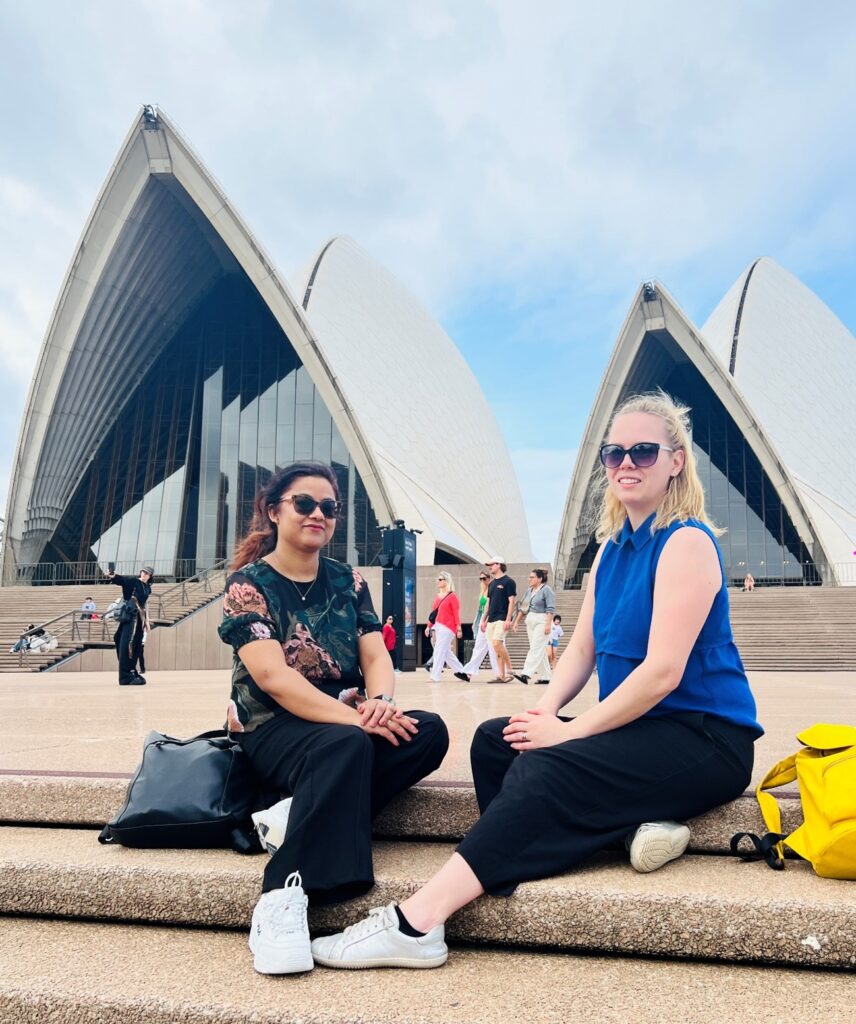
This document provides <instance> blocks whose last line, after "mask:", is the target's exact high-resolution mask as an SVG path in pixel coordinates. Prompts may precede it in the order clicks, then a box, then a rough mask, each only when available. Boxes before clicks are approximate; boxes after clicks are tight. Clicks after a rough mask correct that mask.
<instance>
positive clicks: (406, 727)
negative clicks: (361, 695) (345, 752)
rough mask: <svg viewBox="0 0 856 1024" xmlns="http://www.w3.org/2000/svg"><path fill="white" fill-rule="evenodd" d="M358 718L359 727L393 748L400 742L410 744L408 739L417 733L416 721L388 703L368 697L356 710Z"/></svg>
mask: <svg viewBox="0 0 856 1024" xmlns="http://www.w3.org/2000/svg"><path fill="white" fill-rule="evenodd" d="M357 713H358V714H359V716H360V719H361V720H360V722H359V727H360V728H361V729H362V730H363V731H364V732H367V733H369V734H370V735H372V736H382V737H383V738H384V739H385V740H388V741H389V742H390V743H391V744H392V745H393V746H394V747H398V746H400V745H401V744H400V741H401V740H404V742H405V743H409V742H410V737H411V736H415V735H416V733H417V732H418V731H419V729H418V728H417V719H415V718H411V717H410V716H409V715H405V713H404V712H403V711H402V710H401V708H397V707H396V706H395V705H394V704H390V703H389V701H385V700H378V699H377V698H376V697H369V698H368V699H367V700H364V701H363V702H362V704H360V705H359V707H358V708H357Z"/></svg>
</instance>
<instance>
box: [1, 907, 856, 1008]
mask: <svg viewBox="0 0 856 1024" xmlns="http://www.w3.org/2000/svg"><path fill="white" fill-rule="evenodd" d="M852 986H853V980H852V978H850V977H848V976H847V975H844V974H840V973H833V972H828V971H827V972H823V971H811V970H799V971H796V970H788V969H783V968H771V967H764V968H761V967H748V966H735V965H726V964H699V963H676V962H667V961H657V960H650V959H648V960H641V959H627V958H622V959H617V960H610V959H606V958H603V957H593V956H583V957H576V956H569V955H566V954H548V953H530V952H510V951H508V950H501V951H499V950H473V949H455V948H453V949H452V950H451V955H450V957H449V962H448V963H447V964H446V966H445V967H442V968H440V969H439V970H434V971H407V972H399V973H389V972H384V973H383V974H379V973H378V972H377V971H332V970H327V969H325V968H323V967H317V968H316V969H315V970H314V971H312V972H311V973H309V974H304V975H293V976H290V977H284V978H271V977H263V976H262V975H259V974H256V973H255V972H254V971H253V969H252V960H251V957H250V955H249V952H248V950H247V946H246V938H245V936H244V935H243V934H241V933H238V932H228V931H218V932H214V931H199V930H194V931H191V930H188V929H181V928H163V927H153V928H139V927H132V926H128V925H120V924H95V923H79V922H70V921H45V920H27V919H18V920H14V919H6V920H4V921H3V922H2V926H0V1018H2V1020H3V1021H4V1022H5V1024H45V1022H57V1024H60V1022H62V1024H71V1022H73V1024H105V1022H115V1021H122V1022H123V1024H309V1022H312V1024H353V1022H355V1021H363V1022H368V1021H371V1022H380V1024H386V1022H392V1021H395V1022H398V1024H449V1022H450V1021H458V1022H460V1024H476V1022H481V1024H506V1022H507V1021H508V1020H509V1019H511V1018H512V1015H513V1018H514V1019H516V1020H521V1021H531V1022H539V1024H540V1022H544V1024H547V1022H550V1024H553V1022H560V1021H561V1022H564V1021H574V1022H595V1021H596V1022H598V1024H627V1022H628V1021H634V1022H635V1024H662V1022H663V1021H676V1022H680V1024H710V1022H711V1021H744V1020H747V1021H748V1020H751V1021H752V1022H753V1024H773V1022H781V1021H787V1020H792V1019H793V1018H794V1007H811V1019H812V1021H814V1022H816V1024H844V1022H849V1021H851V1020H852V1008H853V995H852Z"/></svg>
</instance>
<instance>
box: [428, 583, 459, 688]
mask: <svg viewBox="0 0 856 1024" xmlns="http://www.w3.org/2000/svg"><path fill="white" fill-rule="evenodd" d="M435 608H436V609H437V619H436V621H435V623H434V626H433V629H434V661H433V662H432V664H431V682H432V683H439V682H440V676H441V675H442V674H443V669H444V668H445V667H446V665H448V666H449V668H451V670H452V671H453V672H463V671H464V666H463V665H462V664H461V663H460V662H459V661H458V656H457V655H456V654H455V652H454V650H453V649H452V647H453V645H454V643H455V639H456V638H457V639H460V637H461V602H460V601H459V600H458V595H457V594H456V593H455V585H454V584H453V583H452V577H451V576H450V575H449V574H448V573H447V572H441V573H438V574H437V596H436V597H435V598H434V604H433V605H432V606H431V611H432V612H433V611H434V609H435ZM431 629H432V627H431V624H430V623H429V624H428V626H426V628H425V636H428V635H429V633H430V632H431Z"/></svg>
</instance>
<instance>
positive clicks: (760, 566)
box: [568, 333, 820, 585]
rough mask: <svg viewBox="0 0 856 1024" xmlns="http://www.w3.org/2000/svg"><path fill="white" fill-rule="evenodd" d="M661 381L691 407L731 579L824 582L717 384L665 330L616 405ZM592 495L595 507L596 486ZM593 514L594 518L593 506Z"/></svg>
mask: <svg viewBox="0 0 856 1024" xmlns="http://www.w3.org/2000/svg"><path fill="white" fill-rule="evenodd" d="M657 387H661V388H663V390H664V391H666V392H667V393H668V394H671V395H673V396H674V397H675V398H677V399H678V400H680V401H681V402H683V403H684V404H686V405H688V406H689V407H690V409H691V413H690V418H691V420H692V444H693V452H694V454H695V456H696V460H697V463H698V470H699V475H700V477H701V481H702V485H703V487H704V491H705V499H706V506H707V511H708V515H709V516H710V518H711V519H712V520H713V521H714V522H715V523H716V524H717V526H720V527H723V528H724V529H725V533H724V534H723V535H722V536H721V537H720V538H719V545H720V548H721V550H722V556H723V560H724V563H725V573H726V576H727V577H728V580H729V583H732V584H736V583H739V582H742V580H743V578H744V576H745V575H746V573H747V572H751V574H752V575H753V576H754V577H755V579H756V581H757V582H759V583H764V582H768V583H792V584H802V583H810V584H815V583H819V582H820V575H819V573H818V570H817V567H816V566H815V565H814V563H813V561H812V558H811V555H810V553H809V551H808V548H807V547H806V546H805V544H804V543H803V542H802V540H801V539H800V536H799V534H798V532H797V530H796V528H795V526H794V524H793V522H792V521H791V518H790V516H789V515H788V513H787V511H786V510H785V508H784V507H783V506H782V503H781V500H780V499H779V496H778V494H777V493H776V489H775V487H773V485H772V484H771V483H770V480H769V478H768V477H767V475H766V474H765V473H764V470H763V469H762V467H761V464H760V462H759V461H758V458H757V456H756V455H755V454H754V452H753V451H752V450H751V448H750V446H749V444H748V443H747V442H746V439H745V438H744V437H743V434H742V432H741V431H740V430H739V428H738V427H737V425H736V424H735V423H734V421H733V420H732V419H731V417H730V416H729V414H728V413H727V412H726V410H725V407H724V406H723V405H722V403H721V402H720V401H719V399H718V398H717V397H716V395H715V394H714V392H713V389H712V388H711V387H710V385H709V384H708V383H707V382H706V381H705V380H704V378H703V377H702V376H701V374H699V372H698V371H697V370H696V369H695V367H694V366H693V365H692V364H691V363H690V362H689V361H688V360H687V359H686V357H685V356H684V355H683V353H682V352H681V350H680V348H679V347H678V345H677V344H676V343H675V342H674V341H673V340H672V338H671V337H670V336H669V335H668V334H665V333H657V334H654V333H649V334H647V335H646V337H645V339H644V341H643V343H642V345H641V347H640V351H639V355H638V356H637V358H636V362H635V363H634V366H633V368H632V370H631V372H630V373H629V374H628V377H627V381H626V383H625V386H624V389H623V390H622V393H621V395H620V397H619V401H618V403H616V404H620V402H621V401H623V400H624V398H626V397H627V396H629V395H631V394H635V393H638V392H641V391H650V390H652V389H654V388H657ZM586 500H587V503H588V502H591V503H592V506H593V504H594V497H593V493H592V491H591V489H590V492H589V496H588V497H587V499H586ZM586 514H587V515H588V516H589V517H590V518H589V520H588V521H591V520H592V519H593V518H594V517H595V510H594V508H593V507H590V508H588V509H587V510H586ZM596 551H597V545H596V543H595V542H594V539H593V538H591V539H590V540H589V542H588V544H587V545H586V547H585V550H584V551H583V552H582V554H581V556H580V559H579V561H578V563H577V566H575V567H573V566H572V572H571V573H570V574H569V579H568V582H569V583H570V584H571V585H575V584H578V583H579V581H580V579H581V574H582V573H583V572H584V571H587V570H588V569H589V568H590V567H591V564H592V561H593V559H594V555H595V553H596ZM573 569H576V572H574V571H573Z"/></svg>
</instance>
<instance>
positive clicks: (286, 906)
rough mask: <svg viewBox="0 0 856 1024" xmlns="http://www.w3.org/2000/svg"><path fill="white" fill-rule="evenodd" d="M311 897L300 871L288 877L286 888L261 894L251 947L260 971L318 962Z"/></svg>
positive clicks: (287, 970)
mask: <svg viewBox="0 0 856 1024" xmlns="http://www.w3.org/2000/svg"><path fill="white" fill-rule="evenodd" d="M308 902H309V900H308V899H307V898H306V894H305V893H304V892H303V884H302V879H301V877H300V872H299V871H292V873H291V874H290V875H289V876H288V878H286V880H285V888H283V889H272V890H271V891H270V892H266V893H264V894H263V895H262V897H261V899H260V900H259V902H258V903H257V904H256V909H255V910H254V911H253V923H252V925H251V926H250V950H251V951H252V953H253V957H254V960H253V966H254V967H255V969H256V970H257V971H258V972H259V974H298V973H299V972H300V971H311V970H312V968H313V967H314V966H315V964H314V962H313V960H312V950H311V948H310V943H309V926H308V925H307V923H306V906H307V904H308Z"/></svg>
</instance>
